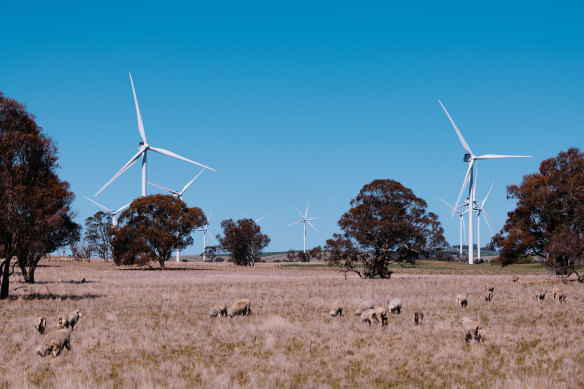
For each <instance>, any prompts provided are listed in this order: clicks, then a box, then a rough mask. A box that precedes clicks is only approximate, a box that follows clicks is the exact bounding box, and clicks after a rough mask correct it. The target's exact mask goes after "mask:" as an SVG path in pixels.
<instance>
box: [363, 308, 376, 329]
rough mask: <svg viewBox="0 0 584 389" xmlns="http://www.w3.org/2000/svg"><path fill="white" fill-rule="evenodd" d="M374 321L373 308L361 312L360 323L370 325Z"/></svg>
mask: <svg viewBox="0 0 584 389" xmlns="http://www.w3.org/2000/svg"><path fill="white" fill-rule="evenodd" d="M374 320H375V321H377V319H376V317H375V310H374V309H373V308H369V309H366V310H364V311H363V313H361V321H362V322H363V323H367V324H369V325H371V322H372V321H374Z"/></svg>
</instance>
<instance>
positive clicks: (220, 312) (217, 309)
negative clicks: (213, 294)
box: [209, 303, 227, 317]
mask: <svg viewBox="0 0 584 389" xmlns="http://www.w3.org/2000/svg"><path fill="white" fill-rule="evenodd" d="M209 316H211V317H217V316H223V317H225V316H227V305H225V304H223V303H215V304H213V306H212V307H211V309H210V310H209Z"/></svg>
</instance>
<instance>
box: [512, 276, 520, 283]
mask: <svg viewBox="0 0 584 389" xmlns="http://www.w3.org/2000/svg"><path fill="white" fill-rule="evenodd" d="M511 281H513V282H517V281H519V276H514V277H513V278H511Z"/></svg>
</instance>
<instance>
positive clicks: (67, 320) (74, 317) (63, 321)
mask: <svg viewBox="0 0 584 389" xmlns="http://www.w3.org/2000/svg"><path fill="white" fill-rule="evenodd" d="M80 317H81V312H80V311H79V309H76V310H74V311H73V312H71V313H69V314H66V313H62V314H61V315H59V328H61V329H62V328H63V327H64V328H69V327H71V330H73V327H75V324H77V322H78V321H79V318H80Z"/></svg>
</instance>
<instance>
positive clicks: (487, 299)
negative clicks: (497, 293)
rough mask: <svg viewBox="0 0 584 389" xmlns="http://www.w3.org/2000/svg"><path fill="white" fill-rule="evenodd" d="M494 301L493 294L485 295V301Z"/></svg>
mask: <svg viewBox="0 0 584 389" xmlns="http://www.w3.org/2000/svg"><path fill="white" fill-rule="evenodd" d="M492 299H493V292H487V293H485V301H491V300H492Z"/></svg>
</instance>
